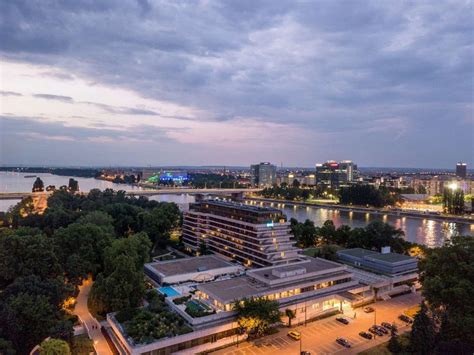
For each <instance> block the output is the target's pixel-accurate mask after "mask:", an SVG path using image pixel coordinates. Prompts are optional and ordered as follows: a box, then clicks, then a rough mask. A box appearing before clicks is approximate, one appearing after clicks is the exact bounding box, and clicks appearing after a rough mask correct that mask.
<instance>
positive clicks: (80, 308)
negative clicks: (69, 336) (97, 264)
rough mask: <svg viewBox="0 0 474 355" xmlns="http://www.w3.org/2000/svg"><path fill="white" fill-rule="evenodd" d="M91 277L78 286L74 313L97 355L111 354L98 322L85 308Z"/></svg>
mask: <svg viewBox="0 0 474 355" xmlns="http://www.w3.org/2000/svg"><path fill="white" fill-rule="evenodd" d="M92 283H93V282H92V279H90V278H89V279H87V280H84V281H83V283H82V285H81V286H79V295H78V296H77V301H76V307H75V308H74V314H75V315H77V316H78V317H79V319H80V320H81V321H82V323H83V324H84V326H85V328H86V331H87V333H88V334H89V338H91V339H92V341H93V343H94V348H95V350H96V352H97V354H98V355H112V351H111V350H110V348H109V345H108V343H107V340H106V339H105V337H104V335H103V334H102V332H101V331H100V324H99V322H97V320H96V319H95V318H94V317H92V315H91V314H90V312H89V309H88V308H87V298H88V297H89V292H90V290H91V287H92Z"/></svg>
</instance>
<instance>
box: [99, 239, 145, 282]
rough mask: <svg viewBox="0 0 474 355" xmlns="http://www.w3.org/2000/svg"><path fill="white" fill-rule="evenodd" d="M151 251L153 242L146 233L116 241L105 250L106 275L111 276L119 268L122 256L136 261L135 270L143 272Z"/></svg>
mask: <svg viewBox="0 0 474 355" xmlns="http://www.w3.org/2000/svg"><path fill="white" fill-rule="evenodd" d="M150 250H151V241H150V239H149V238H148V236H147V234H146V233H144V232H142V233H138V234H133V235H131V236H129V237H128V238H122V239H117V240H114V241H113V242H112V244H111V246H110V247H108V248H107V249H106V250H105V257H104V272H105V275H110V274H111V273H112V272H113V271H114V270H115V269H116V268H117V267H118V261H117V260H118V258H119V256H121V255H126V256H130V257H131V258H132V259H133V260H134V263H135V270H141V269H142V268H143V265H144V264H145V263H147V262H148V261H149V260H150Z"/></svg>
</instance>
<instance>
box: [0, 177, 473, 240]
mask: <svg viewBox="0 0 474 355" xmlns="http://www.w3.org/2000/svg"><path fill="white" fill-rule="evenodd" d="M24 175H37V176H39V177H40V178H41V179H42V180H43V182H44V185H45V186H48V185H55V186H56V187H59V186H61V185H67V183H68V181H69V177H68V176H57V175H51V174H24V173H6V172H0V192H27V191H31V188H32V186H33V182H34V180H35V178H25V177H24ZM74 179H76V180H77V181H78V182H79V188H80V190H81V191H89V190H90V189H93V188H98V189H101V190H103V189H106V188H112V189H114V190H120V189H122V190H132V189H139V188H138V187H134V186H130V185H124V184H115V183H112V182H109V181H103V180H97V179H93V178H76V177H75V178H74ZM150 199H152V200H157V201H166V202H175V203H177V204H178V205H179V206H180V208H181V209H183V210H186V209H187V208H188V205H189V203H192V202H194V196H192V195H187V194H182V195H156V196H151V197H150ZM17 202H18V200H16V201H14V200H13V201H12V200H0V211H6V210H7V209H8V208H9V207H10V206H12V205H14V204H15V203H17ZM273 207H277V208H279V209H281V210H283V212H284V213H285V214H286V215H287V216H288V218H291V217H294V218H296V219H297V220H299V221H301V222H304V221H305V220H306V219H310V220H312V221H314V223H315V224H316V225H317V226H319V225H321V224H323V223H324V222H325V221H326V220H328V219H331V220H332V221H333V222H334V224H335V225H336V226H340V225H342V224H347V225H349V226H350V227H353V228H354V227H364V226H366V225H367V224H368V223H370V222H372V221H375V220H381V221H383V222H387V223H390V224H391V225H393V226H394V227H396V228H400V229H402V230H403V231H404V232H405V238H406V239H407V240H408V241H411V242H416V243H419V244H425V245H427V246H429V247H435V246H440V245H442V244H443V243H444V242H445V241H446V240H449V239H450V238H451V237H452V236H454V235H474V224H468V223H453V222H443V221H437V220H432V219H429V218H425V219H423V218H414V217H400V216H389V215H385V216H383V215H375V214H369V213H363V212H345V211H339V210H337V209H328V208H319V207H305V206H285V205H279V206H277V204H273Z"/></svg>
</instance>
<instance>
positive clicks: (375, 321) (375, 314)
mask: <svg viewBox="0 0 474 355" xmlns="http://www.w3.org/2000/svg"><path fill="white" fill-rule="evenodd" d="M375 325H377V310H376V309H375V308H374V329H375ZM376 336H377V334H376V333H374V340H375V338H376Z"/></svg>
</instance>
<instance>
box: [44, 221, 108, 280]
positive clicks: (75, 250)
mask: <svg viewBox="0 0 474 355" xmlns="http://www.w3.org/2000/svg"><path fill="white" fill-rule="evenodd" d="M53 238H54V241H55V245H56V248H55V250H56V254H57V255H58V256H59V258H60V260H61V261H62V263H63V265H65V266H66V267H67V269H66V270H65V271H66V275H67V277H68V278H70V279H74V278H76V277H77V270H75V269H71V267H78V265H80V264H82V265H80V266H79V270H81V272H82V273H84V274H83V276H86V274H87V273H92V274H93V275H96V274H97V273H98V272H100V271H101V270H102V268H103V263H104V262H103V260H104V251H105V249H106V248H107V247H108V246H110V245H111V243H112V239H113V238H112V236H111V235H110V234H108V233H107V232H106V231H104V229H103V228H101V227H99V226H96V225H94V224H80V223H72V224H70V225H69V226H67V227H66V228H60V229H58V230H57V231H56V232H55V233H54V236H53ZM74 255H77V257H76V258H75V259H74V262H73V263H72V265H71V261H70V260H69V259H70V258H71V257H72V256H74Z"/></svg>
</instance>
